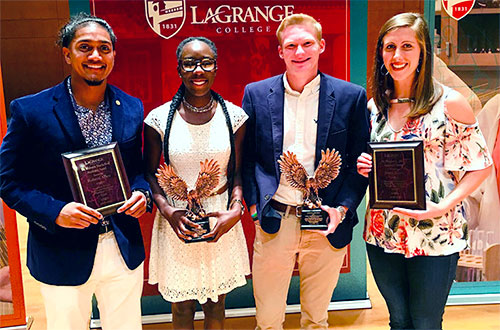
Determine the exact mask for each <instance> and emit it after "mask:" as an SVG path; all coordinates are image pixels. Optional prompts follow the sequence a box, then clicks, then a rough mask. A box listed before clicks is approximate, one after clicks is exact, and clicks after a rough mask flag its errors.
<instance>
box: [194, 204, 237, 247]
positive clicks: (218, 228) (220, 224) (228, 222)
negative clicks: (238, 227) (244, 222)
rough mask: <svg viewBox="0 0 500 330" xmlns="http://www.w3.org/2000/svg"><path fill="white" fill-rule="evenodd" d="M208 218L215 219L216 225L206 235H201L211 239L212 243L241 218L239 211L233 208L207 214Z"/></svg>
mask: <svg viewBox="0 0 500 330" xmlns="http://www.w3.org/2000/svg"><path fill="white" fill-rule="evenodd" d="M208 216H209V217H215V218H217V223H216V224H215V226H214V228H213V229H212V231H211V232H209V233H208V234H205V235H203V237H206V238H210V237H213V240H212V241H209V242H214V243H215V242H217V241H218V240H219V238H221V236H222V235H224V234H225V233H227V232H228V231H229V230H230V229H231V228H233V226H234V225H235V224H236V223H237V222H238V221H239V220H240V218H241V210H240V209H239V208H233V209H231V210H228V211H218V212H212V213H209V214H208Z"/></svg>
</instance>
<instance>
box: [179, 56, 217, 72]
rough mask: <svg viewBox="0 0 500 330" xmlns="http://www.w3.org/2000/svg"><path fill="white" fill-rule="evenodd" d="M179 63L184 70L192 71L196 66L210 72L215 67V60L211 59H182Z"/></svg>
mask: <svg viewBox="0 0 500 330" xmlns="http://www.w3.org/2000/svg"><path fill="white" fill-rule="evenodd" d="M179 65H180V66H181V68H182V70H184V71H186V72H193V71H194V70H196V68H197V67H198V66H200V68H201V69H202V70H203V71H205V72H211V71H213V70H214V69H215V68H216V66H217V61H216V60H213V59H202V60H183V61H179Z"/></svg>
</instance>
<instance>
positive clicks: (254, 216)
mask: <svg viewBox="0 0 500 330" xmlns="http://www.w3.org/2000/svg"><path fill="white" fill-rule="evenodd" d="M251 217H252V220H254V221H255V220H258V219H259V215H258V214H257V211H255V213H253V214H252V215H251Z"/></svg>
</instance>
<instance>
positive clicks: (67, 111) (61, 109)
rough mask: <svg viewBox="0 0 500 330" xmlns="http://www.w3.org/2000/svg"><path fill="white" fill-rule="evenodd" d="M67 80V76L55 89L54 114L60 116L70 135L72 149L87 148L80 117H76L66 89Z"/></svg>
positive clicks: (62, 126) (63, 127) (66, 131)
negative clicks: (79, 121)
mask: <svg viewBox="0 0 500 330" xmlns="http://www.w3.org/2000/svg"><path fill="white" fill-rule="evenodd" d="M66 82H67V78H66V79H65V80H64V81H63V82H62V83H60V84H59V85H57V86H56V88H55V90H54V96H53V100H54V102H55V104H54V114H55V116H56V117H57V118H58V120H59V123H60V124H61V128H62V130H63V131H64V132H65V134H66V135H67V136H68V141H69V142H70V143H71V145H72V147H71V149H72V150H78V149H83V148H86V143H85V138H84V137H83V134H82V130H81V128H80V124H78V118H77V117H76V114H75V110H74V108H73V104H72V103H71V99H70V96H69V93H68V91H67V89H66Z"/></svg>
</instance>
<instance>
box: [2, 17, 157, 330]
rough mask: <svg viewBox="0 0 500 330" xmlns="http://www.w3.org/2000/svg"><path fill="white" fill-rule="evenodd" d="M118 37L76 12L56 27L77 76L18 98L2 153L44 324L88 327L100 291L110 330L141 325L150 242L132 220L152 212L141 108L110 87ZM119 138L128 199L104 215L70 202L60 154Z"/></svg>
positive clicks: (5, 191) (5, 189) (5, 192)
mask: <svg viewBox="0 0 500 330" xmlns="http://www.w3.org/2000/svg"><path fill="white" fill-rule="evenodd" d="M115 40H116V37H115V35H114V33H113V30H112V29H111V27H110V26H109V25H108V23H107V22H106V21H104V20H102V19H100V18H97V17H94V16H90V15H86V14H80V15H78V16H76V17H73V18H72V19H71V20H70V21H69V22H68V23H67V24H66V25H65V26H64V27H63V28H62V29H61V31H60V33H59V43H60V45H61V47H62V52H63V56H64V59H65V61H66V62H67V63H68V64H69V65H70V66H71V75H70V76H69V77H68V78H66V79H65V80H64V81H63V82H62V83H60V84H58V85H56V86H54V87H52V88H49V89H46V90H44V91H41V92H40V93H37V94H34V95H28V96H25V97H22V98H19V99H16V100H14V101H12V103H11V105H10V109H11V113H12V118H11V122H10V125H9V127H8V131H7V134H6V136H5V139H4V140H3V143H2V146H1V149H0V158H1V159H2V161H1V165H0V196H1V198H2V199H3V200H4V201H5V202H6V203H7V205H8V206H9V207H11V208H13V209H15V210H16V211H18V212H19V213H20V214H22V215H23V216H25V217H26V218H27V220H28V222H29V235H28V258H27V260H28V261H27V262H28V268H29V269H30V272H31V274H32V275H33V277H34V278H35V279H37V280H38V281H40V282H41V284H40V287H41V292H42V296H43V299H44V303H45V308H46V314H47V328H48V329H88V322H89V317H90V308H91V298H92V294H93V293H95V294H96V297H97V300H98V303H99V310H100V314H101V321H102V327H103V328H104V329H113V330H115V329H141V309H140V297H141V294H142V283H143V260H144V256H145V255H144V245H143V240H142V236H141V230H140V227H139V223H138V221H137V219H136V218H138V217H140V216H141V215H142V214H143V213H144V212H145V211H146V208H147V202H148V195H149V186H148V184H147V183H146V181H145V180H144V177H143V173H142V169H143V167H142V121H143V106H142V103H141V101H140V100H139V99H137V98H134V97H131V96H129V95H127V94H125V93H124V92H122V91H121V90H119V89H118V88H116V87H114V86H111V85H108V84H107V77H108V75H109V74H110V73H111V70H112V69H113V65H114V56H115V50H114V46H115ZM112 141H116V142H117V143H118V145H119V147H120V151H121V156H122V158H123V162H124V166H125V170H126V172H127V176H128V180H129V182H130V185H131V189H132V195H131V197H130V198H129V199H128V200H127V201H126V202H125V204H124V205H123V206H122V207H120V208H119V209H118V214H117V215H114V216H111V217H106V218H103V216H102V215H101V214H100V213H99V212H97V211H96V210H94V209H92V208H90V207H88V206H85V205H83V204H80V203H76V202H73V198H72V193H71V189H70V186H69V184H68V179H67V177H66V173H65V169H64V166H63V162H62V158H61V154H62V153H65V152H69V151H75V150H79V149H85V148H88V147H96V146H100V145H104V144H108V143H111V142H112Z"/></svg>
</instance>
